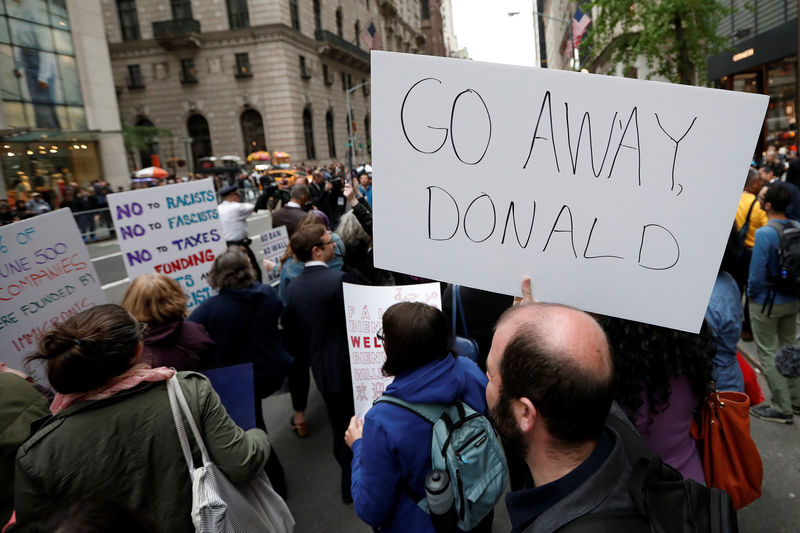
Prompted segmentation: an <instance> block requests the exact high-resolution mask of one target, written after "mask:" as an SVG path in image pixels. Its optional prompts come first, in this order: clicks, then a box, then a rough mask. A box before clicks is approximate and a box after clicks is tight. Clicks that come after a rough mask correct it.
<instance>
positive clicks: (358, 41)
mask: <svg viewBox="0 0 800 533" xmlns="http://www.w3.org/2000/svg"><path fill="white" fill-rule="evenodd" d="M353 31H354V32H355V35H356V46H358V47H359V48H361V24H360V23H359V22H358V21H356V23H355V24H354V25H353Z"/></svg>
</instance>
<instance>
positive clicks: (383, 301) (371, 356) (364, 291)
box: [344, 283, 442, 418]
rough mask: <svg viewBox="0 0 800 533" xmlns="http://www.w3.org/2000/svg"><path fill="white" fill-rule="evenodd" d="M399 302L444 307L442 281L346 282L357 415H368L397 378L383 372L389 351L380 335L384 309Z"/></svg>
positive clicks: (345, 296) (349, 341)
mask: <svg viewBox="0 0 800 533" xmlns="http://www.w3.org/2000/svg"><path fill="white" fill-rule="evenodd" d="M399 302H423V303H426V304H428V305H432V306H434V307H436V308H438V309H441V308H442V295H441V291H440V288H439V284H438V283H424V284H421V285H398V286H394V287H391V286H379V287H372V286H369V285H354V284H350V283H345V284H344V306H345V316H346V317H347V340H348V343H347V345H348V347H349V348H350V374H351V376H352V378H353V400H354V404H355V408H356V416H357V417H359V418H364V415H365V414H366V413H367V411H369V408H370V407H372V402H373V401H374V400H375V399H376V398H378V397H380V395H381V394H382V393H383V391H384V390H385V389H386V387H387V386H388V385H389V384H390V383H391V382H392V380H393V379H394V378H392V377H387V376H384V375H383V374H382V373H381V368H382V367H383V363H384V361H386V354H385V353H384V352H383V344H382V343H381V339H380V338H379V337H378V330H380V329H381V319H382V317H383V312H384V311H385V310H386V309H388V308H389V307H391V306H392V305H394V304H396V303H399Z"/></svg>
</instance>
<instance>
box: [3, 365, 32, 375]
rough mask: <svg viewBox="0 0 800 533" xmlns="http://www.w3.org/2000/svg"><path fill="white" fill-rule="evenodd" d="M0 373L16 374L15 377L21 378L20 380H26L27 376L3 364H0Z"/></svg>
mask: <svg viewBox="0 0 800 533" xmlns="http://www.w3.org/2000/svg"><path fill="white" fill-rule="evenodd" d="M0 372H8V373H9V374H16V375H17V376H19V377H21V378H22V379H28V375H27V374H25V373H24V372H20V371H19V370H15V369H13V368H11V367H9V366H8V365H7V364H5V363H0Z"/></svg>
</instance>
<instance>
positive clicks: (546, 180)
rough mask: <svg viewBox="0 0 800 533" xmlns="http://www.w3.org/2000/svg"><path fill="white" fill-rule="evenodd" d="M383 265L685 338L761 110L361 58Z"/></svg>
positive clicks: (621, 82) (461, 67)
mask: <svg viewBox="0 0 800 533" xmlns="http://www.w3.org/2000/svg"><path fill="white" fill-rule="evenodd" d="M371 83H372V139H373V144H372V147H373V154H372V155H373V161H374V165H373V168H374V178H375V179H374V196H373V200H374V207H375V213H374V255H375V265H376V266H378V267H380V268H385V269H390V270H395V271H400V272H405V273H409V274H416V275H420V276H425V277H428V278H431V279H438V280H443V281H449V282H453V283H458V284H461V285H465V286H468V287H476V288H481V289H485V290H490V291H495V292H499V293H504V294H515V295H518V294H519V292H520V282H521V280H522V278H523V277H525V276H531V277H532V279H533V289H534V290H533V293H534V296H535V297H536V299H537V300H540V301H549V302H560V303H564V304H570V305H573V306H576V307H579V308H581V309H584V310H587V311H593V312H598V313H603V314H608V315H613V316H618V317H623V318H628V319H634V320H638V321H641V322H647V323H652V324H658V325H662V326H668V327H672V328H677V329H681V330H687V331H695V332H696V331H698V330H699V328H700V324H701V323H702V319H703V315H704V312H705V308H706V306H707V304H708V299H709V296H710V294H711V289H712V287H713V282H714V279H715V277H716V274H717V268H718V266H719V263H720V260H721V257H722V252H723V250H724V248H725V243H726V241H727V237H728V233H729V232H730V229H731V226H732V224H733V218H734V214H735V211H736V207H737V205H738V201H739V197H740V195H741V192H742V186H743V185H744V181H745V178H746V176H747V169H748V165H749V163H750V160H751V157H752V155H753V150H754V148H755V145H756V140H757V138H758V134H759V131H760V130H761V125H762V121H763V119H764V113H765V110H766V106H767V102H768V100H769V98H768V97H766V96H763V95H755V94H747V93H741V92H734V91H723V90H714V89H706V88H700V87H690V86H684V85H673V84H668V83H659V82H648V81H641V80H631V79H626V78H621V77H613V76H601V75H594V74H586V73H579V72H568V71H560V70H550V69H539V68H527V67H515V66H507V65H496V64H488V63H479V62H476V61H466V60H457V59H443V58H434V57H427V56H419V55H406V54H397V53H391V52H375V51H373V52H372V78H371Z"/></svg>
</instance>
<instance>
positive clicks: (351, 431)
mask: <svg viewBox="0 0 800 533" xmlns="http://www.w3.org/2000/svg"><path fill="white" fill-rule="evenodd" d="M363 431H364V422H363V421H362V420H359V419H358V418H356V417H353V418H351V419H350V425H349V426H348V427H347V431H345V432H344V442H345V443H347V445H348V446H349V447H350V448H352V447H353V443H354V442H355V441H357V440H358V439H360V438H361V434H362V433H363Z"/></svg>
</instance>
